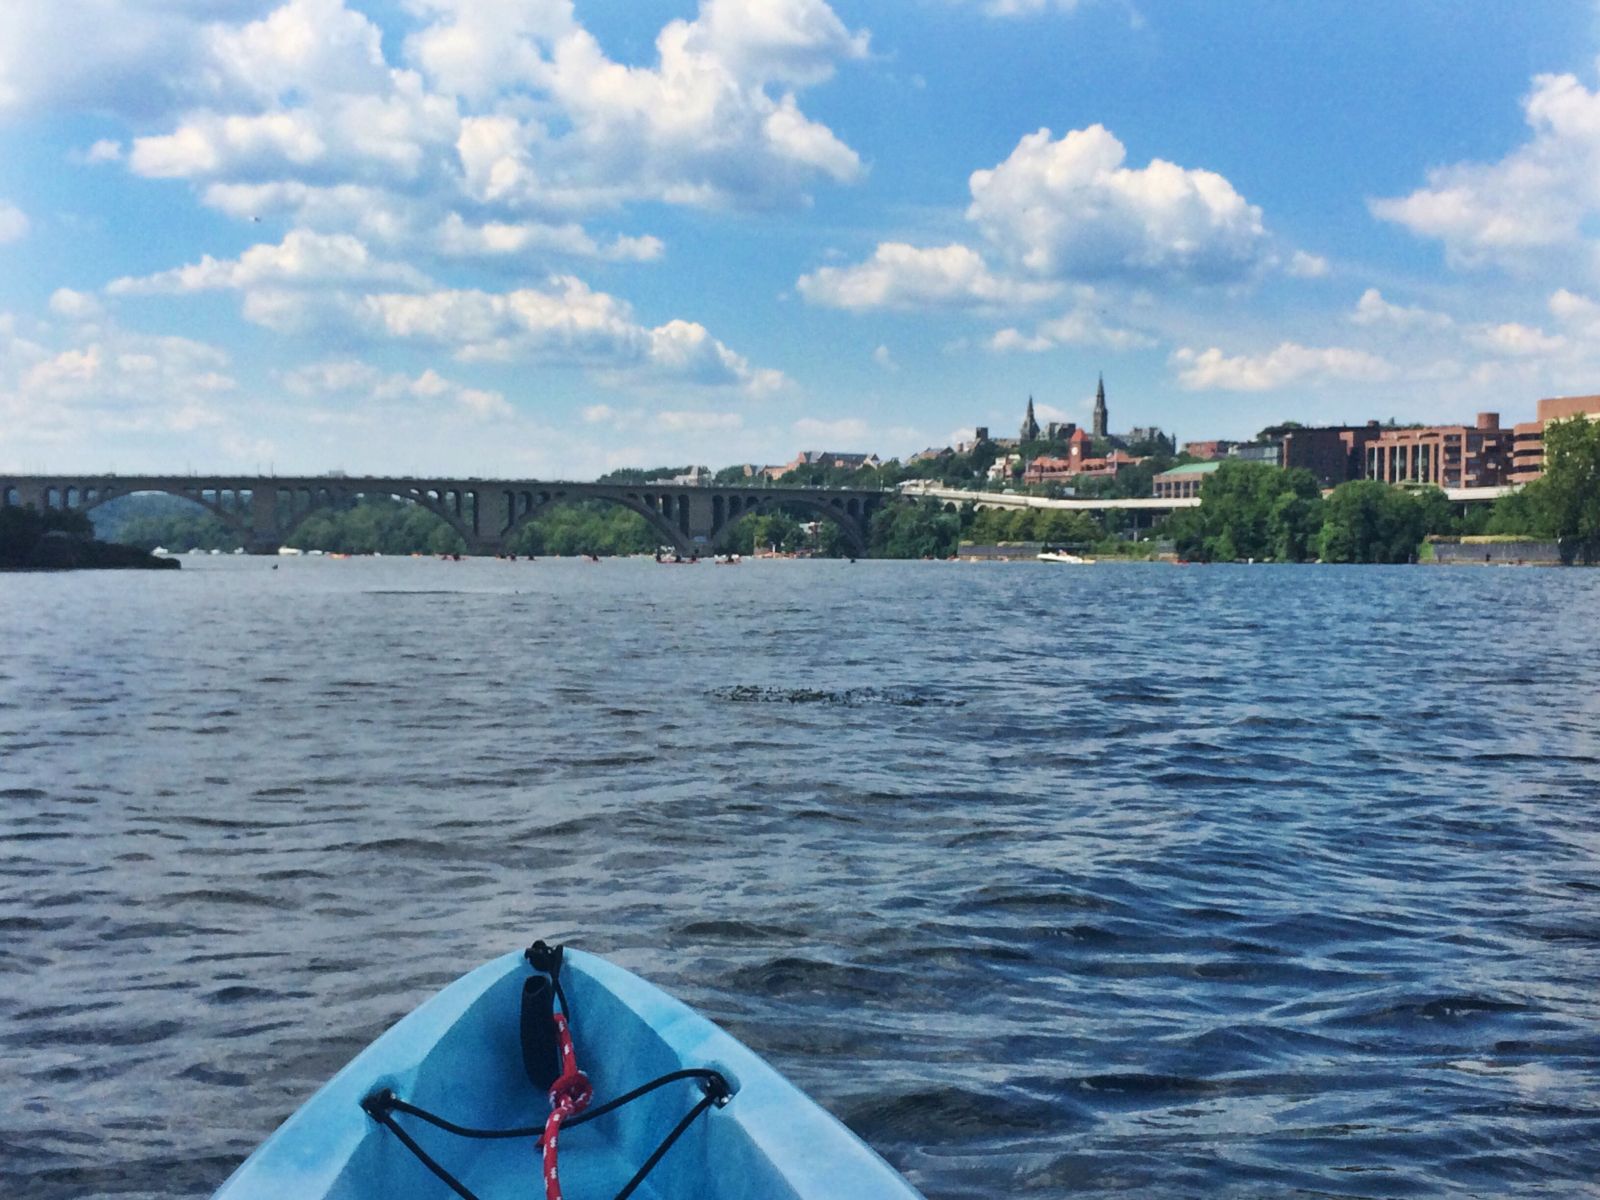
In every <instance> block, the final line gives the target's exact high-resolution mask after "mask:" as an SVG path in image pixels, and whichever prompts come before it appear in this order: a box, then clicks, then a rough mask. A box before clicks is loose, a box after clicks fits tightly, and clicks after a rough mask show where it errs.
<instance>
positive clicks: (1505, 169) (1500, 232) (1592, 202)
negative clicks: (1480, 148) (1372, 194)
mask: <svg viewBox="0 0 1600 1200" xmlns="http://www.w3.org/2000/svg"><path fill="white" fill-rule="evenodd" d="M1522 107H1523V114H1524V116H1525V118H1526V120H1527V124H1528V127H1529V129H1530V131H1531V135H1530V137H1529V138H1528V140H1527V141H1526V142H1524V143H1523V144H1522V145H1521V146H1519V147H1517V148H1516V149H1515V150H1513V151H1511V153H1510V154H1508V155H1506V156H1505V157H1504V158H1502V159H1501V160H1499V161H1498V162H1487V163H1484V162H1466V163H1457V164H1454V165H1451V166H1445V167H1437V168H1435V169H1433V170H1431V171H1429V172H1428V176H1427V180H1428V182H1427V185H1426V186H1425V187H1421V188H1418V189H1417V190H1416V191H1414V192H1412V193H1410V194H1409V195H1406V196H1399V197H1389V198H1382V199H1375V200H1371V201H1369V207H1370V208H1371V210H1372V212H1373V214H1374V215H1376V216H1378V217H1379V218H1381V219H1383V220H1386V221H1393V222H1395V223H1396V224H1398V225H1402V226H1404V227H1405V228H1407V229H1409V230H1410V231H1411V232H1412V233H1415V234H1417V235H1418V236H1421V237H1428V238H1435V239H1437V240H1438V241H1440V242H1441V243H1443V245H1444V249H1445V255H1446V258H1447V260H1448V261H1449V262H1450V263H1451V264H1453V265H1455V266H1458V267H1467V268H1471V267H1484V266H1501V267H1508V268H1512V269H1527V268H1531V267H1534V266H1537V265H1540V264H1543V263H1548V262H1552V261H1556V258H1555V256H1559V255H1562V254H1566V253H1570V252H1571V251H1573V250H1574V249H1580V248H1581V249H1584V250H1585V251H1586V252H1587V253H1588V254H1589V255H1590V256H1591V262H1590V266H1591V267H1593V266H1594V262H1593V257H1592V256H1593V255H1594V254H1595V252H1596V239H1595V237H1594V236H1593V231H1592V222H1593V220H1594V218H1595V217H1596V215H1600V92H1593V91H1590V90H1589V89H1588V88H1586V87H1584V85H1583V84H1582V83H1581V82H1579V80H1578V79H1577V78H1576V77H1575V76H1573V75H1538V76H1536V77H1535V78H1534V80H1533V88H1532V91H1531V92H1530V93H1529V94H1528V96H1527V97H1525V98H1524V100H1523V103H1522Z"/></svg>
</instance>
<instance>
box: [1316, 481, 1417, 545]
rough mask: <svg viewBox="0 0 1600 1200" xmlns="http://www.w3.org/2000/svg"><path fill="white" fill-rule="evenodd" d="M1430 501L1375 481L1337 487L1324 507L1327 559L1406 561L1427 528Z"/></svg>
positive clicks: (1321, 541)
mask: <svg viewBox="0 0 1600 1200" xmlns="http://www.w3.org/2000/svg"><path fill="white" fill-rule="evenodd" d="M1426 518H1427V510H1426V507H1425V505H1424V502H1423V501H1422V500H1420V499H1419V498H1418V497H1416V496H1413V495H1411V494H1409V493H1408V492H1406V491H1405V490H1403V489H1401V488H1395V487H1390V486H1389V485H1388V484H1386V483H1380V482H1379V481H1377V480H1375V479H1357V480H1352V481H1351V482H1349V483H1341V484H1340V485H1339V486H1338V487H1336V488H1334V489H1333V492H1332V493H1331V494H1330V495H1329V496H1328V499H1327V500H1326V502H1325V503H1324V506H1323V521H1322V532H1321V535H1320V537H1319V538H1318V547H1319V549H1320V551H1321V555H1322V561H1323V562H1333V563H1403V562H1410V561H1412V559H1413V558H1415V557H1416V553H1417V547H1418V545H1419V544H1420V543H1421V541H1422V537H1423V532H1424V530H1425V528H1426Z"/></svg>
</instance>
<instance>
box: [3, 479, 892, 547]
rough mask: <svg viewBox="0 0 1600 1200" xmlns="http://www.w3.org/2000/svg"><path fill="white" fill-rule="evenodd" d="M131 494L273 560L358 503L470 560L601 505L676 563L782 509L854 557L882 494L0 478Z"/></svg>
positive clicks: (43, 502)
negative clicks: (579, 506) (302, 532)
mask: <svg viewBox="0 0 1600 1200" xmlns="http://www.w3.org/2000/svg"><path fill="white" fill-rule="evenodd" d="M136 492H165V493H167V494H168V495H172V496H181V497H182V498H183V499H185V500H191V501H193V502H194V503H196V504H198V505H200V506H201V507H202V508H205V509H207V510H209V511H210V512H212V513H214V514H215V515H216V516H217V517H218V518H220V519H221V520H222V521H223V523H224V524H226V525H228V526H229V527H230V528H232V529H234V530H236V531H237V532H238V534H239V542H240V545H242V546H243V547H244V548H245V549H246V550H247V551H249V552H250V553H252V554H271V553H274V552H275V551H276V550H277V549H278V547H279V546H280V545H282V544H283V542H284V540H285V539H286V538H287V537H289V535H290V534H292V533H293V532H294V531H295V529H297V528H298V527H299V526H300V524H301V523H302V522H303V521H304V520H305V519H306V518H307V517H309V516H311V515H312V514H313V513H316V512H323V511H328V510H335V509H339V508H342V507H346V506H348V505H350V504H351V503H353V502H355V501H356V500H359V499H362V498H364V497H373V498H377V497H380V496H389V497H394V498H397V499H400V500H405V501H409V502H411V503H413V504H416V505H418V506H420V507H422V508H425V509H427V510H428V511H429V512H431V513H434V514H435V515H436V516H438V517H440V518H441V519H443V520H444V521H445V523H446V524H448V525H449V526H450V527H451V528H452V529H454V530H455V531H456V532H457V533H459V534H460V535H461V536H462V538H463V539H464V540H465V541H466V543H467V548H468V550H469V551H470V552H471V553H474V554H497V553H500V552H501V551H502V550H503V549H504V548H505V547H506V546H507V545H508V544H509V543H510V538H511V536H512V535H513V534H514V533H516V532H517V530H519V529H520V528H522V526H523V525H525V524H527V523H528V522H529V521H531V520H533V519H534V518H535V517H537V516H538V515H539V514H540V513H542V512H544V511H545V510H546V509H548V508H550V507H552V506H554V505H558V504H564V503H573V502H576V501H581V500H605V501H608V502H610V503H612V504H620V505H622V506H623V507H624V508H627V509H631V510H632V511H633V512H636V513H638V514H639V515H640V516H641V517H643V518H644V519H645V520H646V521H647V522H649V524H650V527H651V528H652V529H654V530H655V531H656V532H657V533H658V534H660V536H661V539H662V544H663V545H670V546H673V547H675V548H676V549H677V550H678V552H679V553H682V554H693V553H696V552H701V553H705V552H711V551H714V550H716V549H717V548H718V547H719V546H720V545H721V543H722V542H723V540H724V539H725V537H726V535H727V533H728V531H729V530H730V529H731V528H732V527H733V525H734V523H735V522H736V521H738V520H739V519H740V518H741V517H744V516H746V515H748V514H749V513H753V512H765V511H768V510H770V509H772V508H775V507H777V506H779V505H787V506H791V507H795V508H798V509H800V510H802V511H806V512H810V513H811V514H813V515H815V516H816V517H819V518H822V519H824V520H828V521H832V522H833V523H834V524H835V525H837V526H838V527H839V529H840V531H841V532H842V533H843V534H844V536H845V539H846V540H847V541H848V542H849V543H850V545H851V547H852V548H853V549H854V550H855V551H856V553H857V554H865V553H866V549H867V521H868V519H869V518H870V517H871V516H872V514H873V513H874V512H875V511H877V509H878V508H880V507H881V506H882V505H884V504H885V503H887V502H888V501H889V500H891V499H892V498H893V493H892V492H881V491H867V490H861V489H853V488H799V487H787V488H786V487H742V486H738V485H732V484H730V485H726V486H724V485H709V486H708V485H699V484H681V483H638V484H635V483H549V482H543V481H540V480H533V479H470V478H469V479H447V478H433V479H426V478H413V477H409V476H403V477H402V476H371V475H363V476H343V475H337V476H335V475H315V476H299V477H295V476H279V475H272V476H232V475H9V476H8V475H0V504H4V505H32V506H34V507H35V508H38V509H40V510H43V509H47V508H54V509H66V510H72V511H77V512H89V511H91V510H93V509H95V508H97V507H99V506H100V505H102V504H104V503H105V502H106V501H108V500H115V499H116V498H118V497H119V496H128V495H132V494H133V493H136Z"/></svg>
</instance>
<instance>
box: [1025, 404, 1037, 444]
mask: <svg viewBox="0 0 1600 1200" xmlns="http://www.w3.org/2000/svg"><path fill="white" fill-rule="evenodd" d="M1038 438H1039V422H1038V421H1036V420H1034V418H1033V397H1032V396H1029V397H1028V415H1027V416H1025V417H1023V418H1022V440H1023V441H1025V442H1033V441H1037V440H1038Z"/></svg>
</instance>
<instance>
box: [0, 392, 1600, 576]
mask: <svg viewBox="0 0 1600 1200" xmlns="http://www.w3.org/2000/svg"><path fill="white" fill-rule="evenodd" d="M1545 447H1546V467H1545V473H1544V476H1543V477H1542V478H1541V479H1539V480H1537V481H1535V482H1533V483H1530V484H1527V485H1526V486H1524V487H1523V488H1521V489H1520V490H1518V491H1516V492H1513V493H1511V494H1509V495H1507V496H1504V497H1502V498H1501V499H1499V500H1496V501H1493V502H1479V503H1473V504H1470V505H1464V504H1457V503H1453V502H1451V501H1450V500H1449V499H1448V497H1447V496H1446V495H1445V493H1443V492H1441V491H1439V490H1438V489H1437V488H1431V487H1422V488H1410V487H1396V486H1392V485H1390V484H1386V483H1379V482H1376V481H1370V480H1356V481H1352V482H1349V483H1344V484H1341V485H1340V486H1338V487H1336V488H1334V489H1333V490H1332V491H1331V492H1328V493H1326V494H1324V493H1323V492H1322V490H1321V489H1320V488H1319V487H1318V485H1317V481H1316V480H1315V478H1314V477H1313V476H1312V475H1311V474H1310V473H1309V472H1307V471H1303V470H1284V469H1282V468H1279V467H1274V466H1268V465H1264V464H1260V463H1250V462H1228V463H1224V464H1223V465H1222V466H1221V467H1220V468H1219V469H1218V470H1217V471H1216V472H1215V473H1213V474H1212V475H1211V476H1210V477H1208V478H1207V480H1206V482H1205V484H1204V485H1203V487H1202V489H1201V492H1200V498H1201V503H1200V505H1199V507H1197V508H1190V509H1182V510H1179V511H1177V512H1174V513H1172V514H1171V515H1170V516H1169V517H1167V518H1166V519H1165V520H1163V521H1161V522H1159V523H1158V524H1156V525H1155V526H1154V527H1153V528H1151V529H1147V530H1137V531H1136V530H1135V529H1134V527H1133V525H1132V523H1131V522H1132V517H1131V516H1130V515H1129V514H1127V513H1126V512H1119V511H1107V512H1104V513H1100V514H1090V513H1087V512H1069V511H1062V510H1046V509H999V508H983V509H980V508H978V507H977V506H976V505H975V504H974V503H973V502H971V501H969V502H966V503H954V502H941V501H934V500H926V501H922V502H918V503H911V502H906V503H894V504H887V505H885V506H884V507H883V508H881V509H880V510H879V511H878V512H876V513H875V514H874V515H873V517H872V520H871V523H870V526H869V530H868V543H869V554H870V555H871V556H873V557H878V558H949V557H952V556H954V555H956V554H958V553H959V551H960V547H961V546H962V545H963V544H964V543H965V544H1001V543H1017V542H1021V543H1031V542H1039V543H1045V544H1049V545H1055V546H1062V547H1066V548H1070V549H1077V550H1084V551H1089V552H1092V553H1094V554H1096V555H1098V556H1101V557H1114V556H1122V557H1149V556H1152V555H1153V554H1155V552H1156V548H1157V547H1158V546H1162V547H1164V548H1167V549H1168V550H1169V552H1170V553H1172V554H1174V555H1176V556H1177V557H1179V558H1183V559H1188V560H1192V561H1201V562H1228V561H1236V560H1254V561H1257V562H1274V561H1276V562H1307V561H1321V562H1330V563H1396V562H1410V561H1415V560H1416V559H1418V558H1419V557H1420V558H1426V557H1428V556H1429V549H1428V548H1429V545H1430V542H1434V541H1440V540H1449V539H1456V538H1462V537H1481V536H1491V537H1494V536H1498V537H1501V538H1521V539H1528V540H1532V541H1542V542H1550V543H1554V544H1555V545H1557V546H1558V547H1559V550H1560V557H1561V559H1562V561H1565V562H1572V563H1594V562H1600V422H1591V421H1585V420H1582V419H1581V418H1580V419H1576V420H1572V421H1561V422H1556V423H1554V424H1552V425H1551V426H1549V428H1548V429H1547V430H1546V433H1545ZM975 454H976V456H977V457H974V458H972V460H971V461H964V460H963V459H962V458H961V457H960V456H957V457H956V458H955V459H949V458H947V459H944V460H941V461H940V462H939V463H938V464H936V465H937V468H938V474H937V475H934V476H930V475H928V470H930V469H931V465H930V464H926V463H923V464H916V467H917V468H919V469H918V470H915V471H912V472H908V471H907V469H906V468H904V467H902V466H901V464H899V463H897V462H894V461H891V462H889V463H885V464H882V465H881V466H877V467H872V468H866V469H863V470H860V471H844V470H840V469H837V468H827V467H808V468H803V469H802V470H801V471H800V472H798V473H797V475H798V477H796V478H793V479H791V478H789V477H785V479H784V483H785V485H790V484H800V485H805V486H819V487H828V486H850V487H885V486H890V485H892V484H893V483H896V482H899V481H900V479H901V477H904V478H925V477H932V478H938V479H939V481H940V482H943V483H948V484H951V485H953V486H963V485H964V486H967V487H978V486H981V483H982V481H983V480H984V478H985V472H986V469H987V466H988V464H987V463H984V462H982V461H981V458H982V455H983V449H982V447H980V448H979V449H978V450H977V451H976V452H975ZM991 457H992V456H991ZM687 470H688V468H673V467H663V468H658V469H656V470H651V471H643V470H625V471H617V472H613V473H612V474H610V475H608V476H605V477H603V480H602V481H618V482H643V481H645V480H648V479H655V478H660V477H662V476H664V475H671V474H683V473H686V471H687ZM719 474H721V473H719ZM1129 486H1133V485H1132V483H1131V481H1130V482H1125V483H1123V484H1122V485H1121V487H1123V488H1126V487H1129ZM24 514H26V515H24ZM0 521H4V522H6V524H3V525H0V565H5V566H12V567H15V566H45V565H57V566H72V565H85V566H87V565H147V564H146V563H145V562H143V561H142V559H144V558H147V557H148V555H146V554H145V552H147V551H149V550H153V549H155V548H156V547H158V546H161V547H166V548H168V549H171V550H174V551H184V550H189V549H200V550H224V551H227V550H232V549H234V548H235V547H236V546H237V545H238V535H237V533H236V532H235V531H234V530H232V529H230V528H229V527H228V526H227V525H226V524H224V523H223V522H222V521H221V520H219V519H218V518H216V517H215V516H213V515H211V514H210V513H207V512H205V511H204V510H203V509H200V508H199V507H198V506H196V505H194V504H192V503H189V502H188V501H184V500H181V499H178V498H177V497H172V496H164V495H146V496H131V497H124V498H121V499H118V500H115V501H112V502H110V503H108V504H106V505H104V506H102V507H101V508H99V509H97V510H95V512H94V514H93V530H92V533H91V529H90V526H89V521H88V520H87V519H85V518H84V517H83V516H82V514H79V513H70V512H69V513H62V512H55V511H50V512H46V513H43V514H37V513H33V511H32V510H31V509H15V508H12V509H6V510H3V512H0ZM94 536H97V537H98V538H99V539H101V540H100V541H98V542H95V541H93V540H92V537H94ZM109 543H116V544H118V548H116V549H111V548H107V547H108V544H109ZM284 544H285V545H287V546H290V547H293V548H296V549H299V550H322V551H325V552H328V553H343V554H386V555H405V554H459V553H465V552H466V546H465V544H464V543H463V542H462V540H461V537H460V535H458V534H457V533H456V532H455V531H454V530H453V529H451V528H450V526H449V525H447V524H446V523H445V522H444V521H442V520H440V519H439V518H438V517H436V516H435V515H433V514H432V513H430V512H428V511H426V510H425V509H422V508H420V507H418V506H416V505H414V504H410V503H407V502H404V501H401V500H397V499H387V498H383V499H374V498H368V499H363V500H360V501H356V502H353V503H351V504H350V505H349V506H348V507H346V508H343V509H337V510H326V511H319V512H316V513H313V514H311V515H310V516H309V517H307V518H306V520H305V521H303V522H302V523H301V524H300V525H299V526H298V527H297V528H296V529H295V530H294V531H293V532H292V533H291V534H290V535H289V536H288V537H287V538H286V539H285V542H284ZM97 547H98V548H97ZM122 548H132V551H131V555H130V553H128V552H125V551H124V550H123V549H122ZM658 548H659V546H658V537H657V535H656V533H655V532H654V531H653V530H652V529H651V528H650V526H649V525H648V524H647V523H646V522H645V520H644V519H643V518H642V517H640V516H638V515H637V514H636V513H633V512H630V511H629V510H627V509H625V508H621V507H619V506H617V505H613V504H608V503H606V502H604V501H586V502H580V503H574V504H569V505H564V506H559V507H556V508H553V509H551V510H549V511H548V512H545V513H543V514H541V515H540V516H539V517H538V518H536V519H535V520H533V521H531V522H529V523H528V524H526V525H524V526H523V527H522V528H521V529H519V530H518V531H517V532H516V534H515V535H514V537H513V538H512V539H511V541H510V542H509V544H508V545H507V547H506V550H507V552H508V553H513V554H517V555H519V556H535V557H538V556H570V555H578V554H594V555H602V556H605V555H630V554H649V553H653V552H654V551H655V550H657V549H658ZM718 548H719V549H722V550H727V551H732V552H734V553H741V554H750V553H752V552H757V551H762V550H772V551H778V552H783V553H809V554H814V555H818V556H830V557H844V556H847V555H849V554H850V553H851V549H850V547H849V545H848V543H847V542H846V541H845V539H844V538H843V536H842V535H841V534H840V532H839V531H838V530H837V529H836V528H835V527H834V526H833V525H832V524H830V523H829V522H827V521H821V522H818V521H815V520H812V519H810V518H809V517H808V516H806V514H804V513H803V512H798V513H791V512H786V511H783V510H782V509H781V508H777V509H775V510H774V511H769V512H762V513H756V514H751V515H749V516H746V517H745V518H744V519H742V520H741V521H739V522H738V523H737V524H736V525H735V526H734V527H733V528H732V529H731V530H730V531H729V534H728V536H727V538H726V541H725V542H724V543H723V544H722V545H721V546H719V547H718ZM41 556H43V557H41ZM74 556H75V557H76V561H67V560H68V559H72V558H73V557H74ZM113 560H119V561H113ZM158 561H159V560H158Z"/></svg>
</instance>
